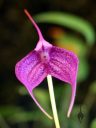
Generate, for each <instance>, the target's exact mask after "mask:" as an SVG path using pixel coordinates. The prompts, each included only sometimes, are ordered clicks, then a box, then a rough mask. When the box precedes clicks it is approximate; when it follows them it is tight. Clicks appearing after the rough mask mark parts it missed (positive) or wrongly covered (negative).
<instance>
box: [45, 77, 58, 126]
mask: <svg viewBox="0 0 96 128" xmlns="http://www.w3.org/2000/svg"><path fill="white" fill-rule="evenodd" d="M47 81H48V89H49V94H50V100H51V106H52V112H53V117H54V122H55V126H56V128H60V124H59V119H58V114H57V109H56V102H55V96H54V90H53V82H52V77H51V75H48V76H47Z"/></svg>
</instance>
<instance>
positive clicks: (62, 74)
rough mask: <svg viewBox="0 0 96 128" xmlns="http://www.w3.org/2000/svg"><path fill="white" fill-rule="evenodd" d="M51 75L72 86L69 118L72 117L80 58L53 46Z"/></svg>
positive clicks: (50, 64) (50, 63)
mask: <svg viewBox="0 0 96 128" xmlns="http://www.w3.org/2000/svg"><path fill="white" fill-rule="evenodd" d="M48 70H49V74H50V75H52V76H54V77H56V78H58V79H60V80H62V81H64V82H67V83H69V84H71V88H72V96H71V101H70V106H69V110H68V114H67V116H68V117H69V116H70V113H71V110H72V107H73V104H74V99H75V93H76V78H77V71H78V58H77V57H76V55H74V54H73V53H72V52H69V51H68V50H65V49H62V48H58V47H55V46H53V47H52V48H51V51H50V62H49V66H48Z"/></svg>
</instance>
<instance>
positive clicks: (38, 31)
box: [24, 9, 43, 40]
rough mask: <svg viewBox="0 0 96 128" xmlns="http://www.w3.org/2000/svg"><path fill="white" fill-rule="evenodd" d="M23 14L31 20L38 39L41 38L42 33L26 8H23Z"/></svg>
mask: <svg viewBox="0 0 96 128" xmlns="http://www.w3.org/2000/svg"><path fill="white" fill-rule="evenodd" d="M24 12H25V14H26V15H27V16H28V18H29V20H30V21H31V22H32V24H33V25H34V27H35V28H36V30H37V33H38V35H39V40H42V39H43V35H42V33H41V31H40V29H39V27H38V25H37V24H36V23H35V21H34V20H33V18H32V16H31V15H30V14H29V12H28V11H27V9H24Z"/></svg>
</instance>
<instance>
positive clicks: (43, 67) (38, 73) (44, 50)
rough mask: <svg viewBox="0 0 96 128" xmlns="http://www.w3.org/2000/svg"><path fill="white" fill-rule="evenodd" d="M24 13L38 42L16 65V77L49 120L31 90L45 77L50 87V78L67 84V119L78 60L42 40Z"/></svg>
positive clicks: (71, 105)
mask: <svg viewBox="0 0 96 128" xmlns="http://www.w3.org/2000/svg"><path fill="white" fill-rule="evenodd" d="M24 12H25V14H26V15H27V16H28V18H29V19H30V21H31V22H32V24H33V25H34V27H35V29H36V30H37V33H38V36H39V41H38V43H37V45H36V48H35V49H34V50H32V51H31V52H30V53H29V54H28V55H27V56H25V57H24V58H23V59H21V60H20V61H19V62H18V63H17V64H16V67H15V73H16V77H17V78H18V80H19V81H20V82H21V83H22V84H24V86H25V87H26V89H27V91H28V92H29V94H30V95H31V97H32V99H33V100H34V101H35V103H36V104H37V106H38V107H39V108H40V109H41V111H42V112H43V113H45V115H47V116H48V117H49V118H50V119H52V117H51V116H50V115H49V114H48V113H47V112H46V111H45V110H44V109H43V108H42V107H41V106H40V104H39V103H38V101H37V100H36V99H35V97H34V95H33V89H34V88H36V87H37V86H39V84H40V83H41V82H42V81H43V80H44V79H45V78H46V77H47V80H48V84H49V86H50V85H52V77H51V76H53V77H55V78H57V79H59V80H62V81H64V82H67V83H69V84H70V85H71V90H72V94H71V100H70V105H69V109H68V114H67V116H68V117H69V116H70V113H71V111H72V107H73V104H74V99H75V94H76V78H77V71H78V62H79V61H78V58H77V56H76V55H75V54H74V53H72V52H70V51H68V50H65V49H63V48H59V47H56V46H53V45H52V44H50V43H49V42H47V41H46V40H45V39H44V38H43V35H42V33H41V31H40V29H39V27H38V26H37V24H36V23H35V21H34V20H33V18H32V17H31V15H30V14H29V12H28V11H27V10H26V9H24ZM49 91H52V88H50V87H49ZM51 94H52V93H50V98H52V97H51V96H52V95H51ZM53 98H54V96H53ZM52 102H54V101H53V100H51V104H52ZM54 104H55V102H54ZM54 111H55V112H54ZM54 113H56V107H55V105H53V115H54ZM54 116H55V117H54V120H55V121H56V119H55V118H56V114H55V115H54ZM55 123H56V122H55ZM57 128H59V125H58V126H57Z"/></svg>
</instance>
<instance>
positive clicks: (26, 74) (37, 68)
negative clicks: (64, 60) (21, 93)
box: [15, 50, 52, 119]
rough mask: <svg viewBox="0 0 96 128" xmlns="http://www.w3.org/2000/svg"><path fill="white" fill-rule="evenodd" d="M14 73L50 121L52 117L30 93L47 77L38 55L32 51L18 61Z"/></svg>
mask: <svg viewBox="0 0 96 128" xmlns="http://www.w3.org/2000/svg"><path fill="white" fill-rule="evenodd" d="M15 73H16V76H17V78H18V80H19V81H20V82H21V83H23V84H24V86H25V87H26V88H27V90H28V92H29V94H30V95H31V97H32V98H33V100H34V101H35V103H36V104H37V106H38V107H39V108H40V109H41V111H42V112H43V113H45V115H47V116H48V117H49V118H50V119H52V117H51V116H50V115H49V114H48V113H47V112H46V111H45V110H44V109H43V108H42V107H41V106H40V104H39V103H38V101H37V100H36V99H35V97H34V95H33V92H32V90H33V89H34V88H35V87H36V86H38V85H39V84H40V83H41V82H42V81H43V80H44V78H45V77H46V76H47V72H46V69H45V65H43V64H42V63H41V59H40V55H39V53H38V52H36V51H35V50H34V51H32V52H30V53H29V54H28V55H27V56H26V57H24V58H23V59H22V60H20V61H19V62H18V63H17V64H16V67H15Z"/></svg>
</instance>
